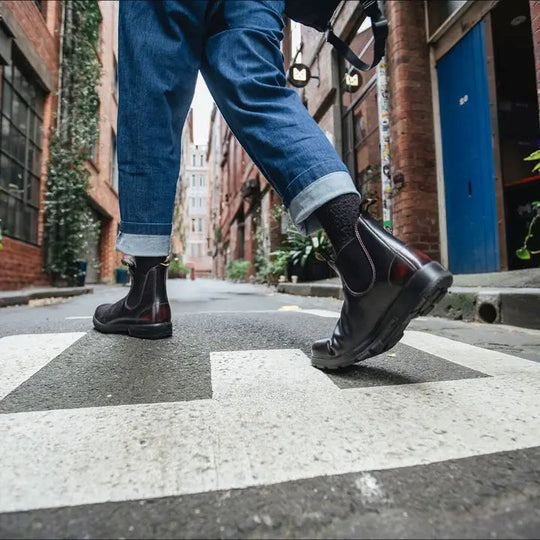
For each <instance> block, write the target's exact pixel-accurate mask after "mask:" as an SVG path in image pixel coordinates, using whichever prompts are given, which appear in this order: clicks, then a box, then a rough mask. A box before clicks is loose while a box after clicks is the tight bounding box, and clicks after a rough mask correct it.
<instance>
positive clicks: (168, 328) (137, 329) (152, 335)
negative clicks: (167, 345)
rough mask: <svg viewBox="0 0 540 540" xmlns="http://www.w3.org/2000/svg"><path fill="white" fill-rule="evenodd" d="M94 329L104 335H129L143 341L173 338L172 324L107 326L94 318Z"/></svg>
mask: <svg viewBox="0 0 540 540" xmlns="http://www.w3.org/2000/svg"><path fill="white" fill-rule="evenodd" d="M93 321H94V328H95V329H96V330H97V331H98V332H101V333H103V334H127V335H128V336H131V337H137V338H141V339H163V338H168V337H171V336H172V323H170V322H166V323H155V324H105V323H102V322H100V321H98V320H97V319H96V318H95V317H94V318H93Z"/></svg>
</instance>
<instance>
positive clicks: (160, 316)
mask: <svg viewBox="0 0 540 540" xmlns="http://www.w3.org/2000/svg"><path fill="white" fill-rule="evenodd" d="M206 6H207V2H206V1H201V0H191V1H182V2H179V1H178V0H160V1H159V2H155V1H153V0H132V1H127V0H123V1H121V2H120V3H119V24H118V83H119V104H118V122H117V131H118V138H117V148H118V151H117V154H118V175H119V201H120V216H121V222H120V232H119V235H118V239H117V244H116V245H117V249H118V251H121V252H123V253H125V254H127V255H131V256H132V258H131V259H129V260H128V261H127V263H128V265H129V269H130V272H131V275H132V280H131V289H130V291H129V293H128V295H127V297H126V298H123V299H122V300H120V301H119V302H117V303H116V304H106V305H102V306H99V307H98V308H97V309H96V313H95V315H94V326H95V328H96V329H97V330H99V331H101V332H111V333H125V332H127V333H129V334H130V335H134V336H138V337H146V338H161V337H167V336H169V335H170V334H171V332H172V326H171V322H170V321H171V313H170V308H169V303H168V299H167V291H166V285H165V284H166V278H167V262H166V260H165V259H166V257H167V255H168V254H169V249H170V234H171V229H172V215H173V206H174V200H175V193H176V184H177V181H178V172H179V167H180V140H181V133H182V127H183V124H184V121H185V118H186V115H187V112H188V110H189V106H190V104H191V100H192V97H193V92H194V89H195V83H196V79H197V73H198V69H199V66H200V58H201V52H202V46H203V42H204V21H205V13H206Z"/></svg>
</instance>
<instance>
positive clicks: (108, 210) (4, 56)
mask: <svg viewBox="0 0 540 540" xmlns="http://www.w3.org/2000/svg"><path fill="white" fill-rule="evenodd" d="M99 7H100V10H101V13H102V17H103V20H102V23H101V28H100V43H99V49H98V51H97V54H98V57H99V59H100V61H101V64H102V67H103V70H102V73H103V79H102V85H101V87H100V90H99V97H100V111H99V114H100V122H99V141H98V144H97V146H96V149H95V152H94V157H93V159H92V160H91V161H90V162H89V163H88V167H89V170H90V171H91V173H92V177H91V181H90V188H89V204H90V205H91V207H92V208H93V211H94V216H95V219H97V220H100V221H101V237H100V239H99V243H98V244H97V245H94V246H93V248H92V253H89V254H88V257H87V258H88V261H89V263H90V264H89V274H88V281H89V282H97V281H110V280H112V276H113V270H114V267H115V266H116V263H117V261H118V256H117V254H116V253H115V252H114V239H115V236H116V231H117V227H118V209H117V206H118V204H117V194H116V190H117V187H116V166H115V146H116V145H115V135H114V134H115V129H116V128H115V125H116V86H115V85H116V82H115V81H116V76H115V73H116V2H99ZM62 11H63V3H62V2H60V1H52V0H41V1H30V0H28V1H20V0H19V1H15V0H11V1H4V2H0V78H1V84H0V103H1V116H2V133H1V136H0V219H1V220H2V222H1V224H2V231H3V250H2V251H0V289H17V288H21V287H24V286H29V285H46V284H48V283H49V282H50V280H49V277H48V276H47V275H46V274H44V273H43V271H42V268H43V265H44V246H43V202H44V195H45V184H46V173H47V159H48V151H49V137H50V133H51V129H54V114H55V111H56V108H57V97H56V96H57V91H58V80H59V73H58V72H59V57H60V43H61V29H62ZM93 260H97V262H98V263H99V265H94V264H92V261H93Z"/></svg>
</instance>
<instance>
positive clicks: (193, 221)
mask: <svg viewBox="0 0 540 540" xmlns="http://www.w3.org/2000/svg"><path fill="white" fill-rule="evenodd" d="M191 231H192V232H195V218H192V219H191Z"/></svg>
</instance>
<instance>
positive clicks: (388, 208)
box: [377, 1, 393, 232]
mask: <svg viewBox="0 0 540 540" xmlns="http://www.w3.org/2000/svg"><path fill="white" fill-rule="evenodd" d="M379 3H380V7H381V9H382V11H383V13H384V7H385V6H384V4H385V2H384V1H381V2H379ZM377 105H378V112H379V146H380V152H381V194H382V210H383V226H384V228H385V229H386V230H388V231H389V232H392V229H393V221H392V178H391V176H390V100H389V96H388V74H387V65H386V56H384V57H383V58H382V60H381V61H380V63H379V65H378V66H377Z"/></svg>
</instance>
